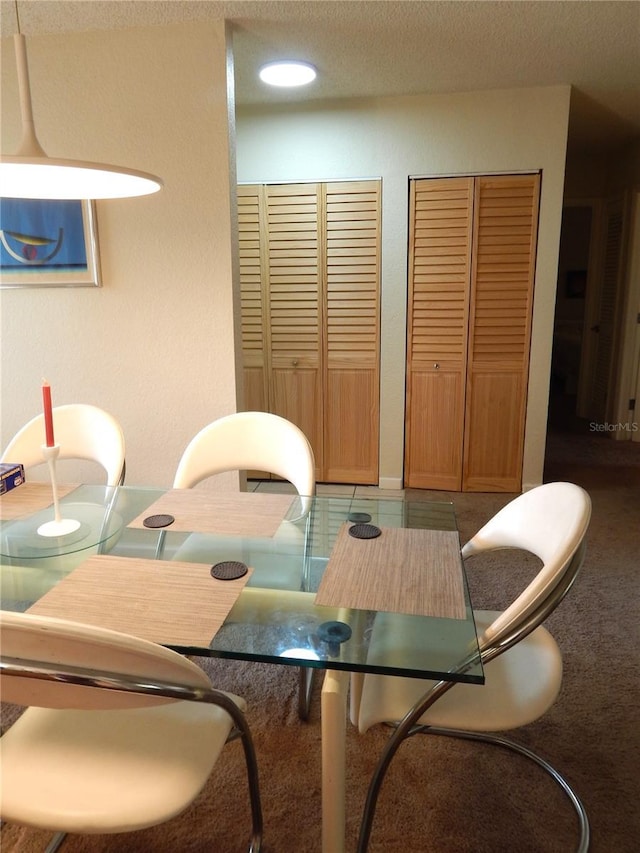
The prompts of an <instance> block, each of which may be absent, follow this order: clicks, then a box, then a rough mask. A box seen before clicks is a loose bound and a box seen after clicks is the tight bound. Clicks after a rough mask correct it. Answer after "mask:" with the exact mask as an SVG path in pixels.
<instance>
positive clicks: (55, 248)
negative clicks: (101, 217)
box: [0, 198, 101, 287]
mask: <svg viewBox="0 0 640 853" xmlns="http://www.w3.org/2000/svg"><path fill="white" fill-rule="evenodd" d="M100 284H101V282H100V266H99V259H98V242H97V236H96V222H95V207H94V203H93V202H91V201H57V200H55V201H50V200H44V199H43V200H40V199H26V198H0V287H91V286H93V287H99V286H100Z"/></svg>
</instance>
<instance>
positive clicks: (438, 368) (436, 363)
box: [433, 361, 440, 370]
mask: <svg viewBox="0 0 640 853" xmlns="http://www.w3.org/2000/svg"><path fill="white" fill-rule="evenodd" d="M433 369H434V370H440V365H439V364H438V362H437V361H436V362H434V365H433Z"/></svg>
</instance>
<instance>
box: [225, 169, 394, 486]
mask: <svg viewBox="0 0 640 853" xmlns="http://www.w3.org/2000/svg"><path fill="white" fill-rule="evenodd" d="M238 215H239V237H240V281H241V297H242V349H243V359H244V380H245V407H246V408H247V409H254V408H255V409H260V410H263V411H271V412H274V413H276V414H279V415H282V416H283V417H286V418H288V419H289V420H291V421H293V422H294V423H296V424H297V425H298V426H299V427H300V428H301V429H302V430H303V431H304V433H305V434H306V435H307V437H308V438H309V440H310V442H311V444H312V446H313V450H314V454H315V458H316V469H317V470H316V478H317V479H318V480H319V481H326V482H337V483H339V482H348V483H377V482H378V435H379V430H378V422H379V350H380V340H379V328H380V306H379V282H380V269H379V254H380V252H379V243H380V240H379V229H380V182H379V181H345V182H331V183H302V184H277V185H271V184H270V185H241V186H240V187H238Z"/></svg>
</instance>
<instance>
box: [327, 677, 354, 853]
mask: <svg viewBox="0 0 640 853" xmlns="http://www.w3.org/2000/svg"><path fill="white" fill-rule="evenodd" d="M348 692H349V673H348V672H342V671H339V670H330V669H329V670H327V673H326V675H325V677H324V682H323V685H322V699H321V713H322V853H344V840H345V839H344V836H345V827H346V822H345V762H346V755H345V749H346V736H347V694H348Z"/></svg>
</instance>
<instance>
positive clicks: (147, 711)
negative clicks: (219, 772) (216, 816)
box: [0, 696, 244, 833]
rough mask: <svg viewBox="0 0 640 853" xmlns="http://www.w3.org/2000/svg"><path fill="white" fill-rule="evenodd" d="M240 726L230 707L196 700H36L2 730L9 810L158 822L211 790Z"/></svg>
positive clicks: (50, 824)
mask: <svg viewBox="0 0 640 853" xmlns="http://www.w3.org/2000/svg"><path fill="white" fill-rule="evenodd" d="M231 698H232V699H233V700H234V701H235V702H236V704H238V706H239V707H241V708H242V709H244V702H243V700H241V699H240V698H238V697H236V696H232V697H231ZM231 726H232V721H231V718H230V717H229V715H228V714H227V713H226V712H225V711H224V710H223V709H221V708H219V707H216V706H214V705H209V704H204V703H195V702H172V703H169V704H165V705H159V706H155V707H151V708H137V709H134V710H117V711H95V710H92V711H76V710H57V709H50V708H37V707H31V708H28V709H27V710H26V711H25V712H24V713H23V715H22V716H21V717H20V718H19V719H18V720H17V721H16V722H15V723H14V724H13V726H11V728H10V729H9V730H8V731H7V732H6V733H5V734H4V735H3V737H2V739H1V740H0V749H1V754H2V767H1V814H2V817H3V820H7V821H14V822H16V823H20V824H23V825H27V826H34V827H40V828H42V829H49V830H56V831H65V832H77V833H113V832H128V831H131V830H136V829H143V828H145V827H148V826H153V825H156V824H158V823H160V822H162V821H164V820H168V819H170V818H171V817H174V816H175V815H177V814H179V813H180V812H181V811H183V810H184V809H185V808H186V807H187V806H188V805H189V804H190V803H191V802H192V801H193V799H194V798H195V797H196V796H197V795H198V793H199V792H200V791H201V790H202V788H203V787H204V785H205V783H206V781H207V779H208V778H209V775H210V772H211V770H212V768H213V766H214V764H215V762H216V760H217V758H218V755H219V753H220V751H221V750H222V747H223V746H224V744H225V742H226V739H227V737H228V735H229V732H230V730H231Z"/></svg>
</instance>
